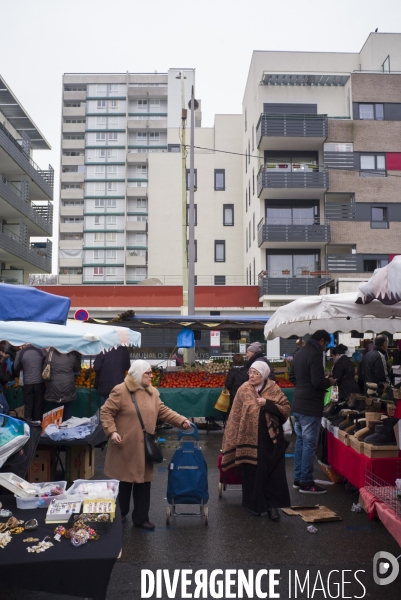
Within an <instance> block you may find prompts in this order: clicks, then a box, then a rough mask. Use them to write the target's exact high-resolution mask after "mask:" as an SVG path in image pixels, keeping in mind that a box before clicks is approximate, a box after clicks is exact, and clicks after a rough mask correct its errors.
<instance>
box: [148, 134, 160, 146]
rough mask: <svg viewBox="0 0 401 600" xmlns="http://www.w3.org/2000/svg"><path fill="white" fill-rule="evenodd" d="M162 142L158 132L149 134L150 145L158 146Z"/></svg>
mask: <svg viewBox="0 0 401 600" xmlns="http://www.w3.org/2000/svg"><path fill="white" fill-rule="evenodd" d="M159 141H160V133H159V132H158V131H153V132H150V133H149V143H151V144H158V143H159Z"/></svg>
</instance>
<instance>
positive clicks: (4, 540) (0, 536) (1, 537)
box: [0, 531, 12, 548]
mask: <svg viewBox="0 0 401 600" xmlns="http://www.w3.org/2000/svg"><path fill="white" fill-rule="evenodd" d="M11 540H12V537H11V533H10V532H9V531H6V532H5V533H0V548H5V547H6V546H7V544H9V543H10V542H11Z"/></svg>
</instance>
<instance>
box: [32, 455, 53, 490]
mask: <svg viewBox="0 0 401 600" xmlns="http://www.w3.org/2000/svg"><path fill="white" fill-rule="evenodd" d="M55 471H56V454H55V452H54V449H53V448H45V449H38V450H36V452H35V454H34V455H33V458H32V460H31V464H30V465H29V469H28V481H29V482H30V483H42V482H46V481H53V480H54V475H55Z"/></svg>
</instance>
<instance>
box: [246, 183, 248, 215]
mask: <svg viewBox="0 0 401 600" xmlns="http://www.w3.org/2000/svg"><path fill="white" fill-rule="evenodd" d="M245 211H246V212H248V188H245Z"/></svg>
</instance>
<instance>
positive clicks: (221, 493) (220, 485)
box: [219, 483, 223, 498]
mask: <svg viewBox="0 0 401 600" xmlns="http://www.w3.org/2000/svg"><path fill="white" fill-rule="evenodd" d="M222 496H223V484H222V483H219V498H221V497H222Z"/></svg>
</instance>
